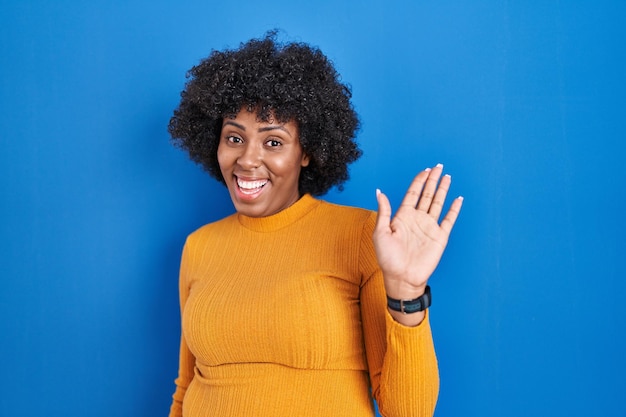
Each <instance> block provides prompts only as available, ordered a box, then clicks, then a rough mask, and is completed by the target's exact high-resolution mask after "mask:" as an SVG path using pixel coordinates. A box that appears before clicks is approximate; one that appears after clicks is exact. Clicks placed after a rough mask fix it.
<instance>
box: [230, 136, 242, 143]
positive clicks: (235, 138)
mask: <svg viewBox="0 0 626 417" xmlns="http://www.w3.org/2000/svg"><path fill="white" fill-rule="evenodd" d="M226 140H227V141H228V142H230V143H242V142H243V139H241V138H240V137H239V136H232V135H231V136H226Z"/></svg>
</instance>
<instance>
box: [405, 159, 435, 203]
mask: <svg viewBox="0 0 626 417" xmlns="http://www.w3.org/2000/svg"><path fill="white" fill-rule="evenodd" d="M429 173H430V168H426V169H425V170H423V171H422V172H420V173H419V174H417V175H416V176H415V178H413V181H412V182H411V185H410V186H409V189H408V190H407V192H406V194H405V195H404V198H403V199H402V204H401V205H400V206H401V207H403V206H408V207H410V208H411V209H415V206H417V202H418V201H419V199H420V195H421V194H422V189H423V188H424V184H425V183H426V179H427V178H428V174H429Z"/></svg>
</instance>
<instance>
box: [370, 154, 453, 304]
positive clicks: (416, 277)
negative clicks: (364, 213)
mask: <svg viewBox="0 0 626 417" xmlns="http://www.w3.org/2000/svg"><path fill="white" fill-rule="evenodd" d="M442 170H443V166H441V165H437V166H436V167H435V168H433V169H426V170H424V171H422V172H420V173H419V174H418V175H417V176H416V177H415V178H414V179H413V182H412V183H411V185H410V187H409V189H408V191H407V193H406V195H405V196H404V199H403V200H402V204H401V205H400V208H399V209H398V211H397V213H396V214H395V216H394V217H393V219H392V218H391V205H390V203H389V199H388V198H387V196H386V195H384V194H383V193H381V192H378V193H377V199H378V219H377V221H376V227H375V229H374V235H373V239H374V247H375V249H376V256H377V258H378V263H379V265H380V268H381V270H382V272H383V276H384V279H385V288H386V290H387V294H388V295H389V296H391V297H393V298H399V299H412V298H416V297H418V296H420V295H421V294H423V292H424V288H425V286H426V283H427V282H428V279H429V278H430V276H431V275H432V273H433V271H434V270H435V268H436V267H437V265H438V264H439V261H440V260H441V256H442V255H443V252H444V250H445V248H446V245H447V243H448V238H449V236H450V232H451V231H452V227H453V226H454V223H455V222H456V219H457V217H458V215H459V212H460V210H461V206H462V204H463V198H462V197H459V198H456V199H455V200H454V201H453V202H452V204H451V206H450V209H449V210H448V212H447V213H446V215H445V216H444V218H443V220H442V221H441V223H439V217H440V216H441V212H442V210H443V205H444V202H445V199H446V195H447V193H448V189H449V188H450V183H451V178H450V176H449V175H445V176H443V177H441V173H442Z"/></svg>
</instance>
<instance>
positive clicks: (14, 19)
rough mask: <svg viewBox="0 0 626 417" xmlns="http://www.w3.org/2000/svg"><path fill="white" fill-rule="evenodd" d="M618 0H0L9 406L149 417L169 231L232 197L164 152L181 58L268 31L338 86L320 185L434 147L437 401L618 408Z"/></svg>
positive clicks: (389, 168) (173, 289)
mask: <svg viewBox="0 0 626 417" xmlns="http://www.w3.org/2000/svg"><path fill="white" fill-rule="evenodd" d="M625 5H626V3H624V2H621V1H569V2H559V1H551V0H547V1H526V2H504V1H488V0H484V1H472V2H462V1H456V2H454V1H430V0H428V1H426V0H425V1H395V2H394V1H385V2H384V1H367V0H365V1H358V2H357V1H354V2H340V1H330V0H318V1H316V2H298V1H293V0H291V1H272V0H270V1H264V2H251V1H245V0H242V1H239V2H220V3H217V2H207V1H204V2H203V1H181V2H178V1H177V2H174V1H169V2H167V1H162V0H157V1H154V0H153V1H145V0H141V1H140V0H125V1H111V0H107V1H104V0H96V1H89V2H81V1H61V0H58V1H54V2H49V1H27V0H25V1H13V2H10V1H7V0H1V1H0V57H1V59H2V65H1V66H0V93H1V94H0V135H1V136H0V186H1V188H0V195H1V196H2V197H1V200H0V201H1V206H0V217H1V220H0V233H1V250H0V274H1V275H0V276H1V284H0V334H1V335H2V339H1V340H2V341H1V342H0V369H1V372H2V378H1V379H0V396H1V397H0V415H2V416H29V417H30V416H33V417H34V416H55V415H63V416H111V415H113V416H158V415H166V414H167V411H168V408H169V404H170V396H171V394H172V392H173V388H174V387H173V379H174V378H175V376H176V372H177V361H178V343H179V322H178V320H179V318H178V314H179V312H178V304H177V302H178V298H177V297H178V296H177V272H178V262H179V256H180V250H181V247H182V244H183V241H184V238H185V236H186V235H187V234H188V233H189V232H191V231H192V230H194V229H195V228H197V227H199V226H200V225H202V224H204V223H207V222H210V221H213V220H216V219H218V218H220V217H222V216H224V215H226V214H228V213H230V212H231V211H232V206H231V203H230V200H229V198H228V194H227V193H226V191H225V189H223V188H222V187H221V186H220V185H218V184H217V183H216V182H215V181H213V180H212V179H210V178H209V176H208V175H206V174H205V173H203V172H202V170H201V169H200V168H199V167H197V166H195V165H193V164H192V163H191V162H189V161H188V160H187V158H186V156H185V155H184V154H183V153H182V152H181V151H179V150H177V149H175V148H174V147H172V146H171V145H170V143H169V137H168V134H167V131H166V125H167V122H168V120H169V117H170V115H171V112H172V110H173V109H174V108H175V106H176V105H177V102H178V98H179V92H180V90H181V89H182V87H183V85H184V82H185V77H184V75H185V72H186V71H187V69H189V68H190V67H191V66H192V65H194V64H196V63H197V62H198V61H199V59H201V58H202V57H204V56H206V55H208V53H209V52H210V50H211V49H212V48H218V49H219V48H223V47H227V46H229V47H234V46H237V45H238V43H239V42H240V41H244V40H247V39H249V38H251V37H258V36H261V35H262V34H263V33H264V32H265V31H266V30H268V29H271V28H274V27H279V28H282V29H283V30H284V32H283V34H282V38H283V39H287V40H301V41H306V42H309V43H312V44H314V45H317V46H319V47H320V48H321V49H322V50H323V51H324V52H325V53H326V54H327V55H328V56H329V57H330V58H331V59H332V60H333V61H334V62H335V64H336V66H337V68H338V70H339V72H340V73H341V74H342V76H343V80H344V81H345V82H347V83H349V84H350V85H351V86H352V88H353V92H354V105H355V107H356V109H357V111H358V112H359V113H360V116H361V119H362V121H363V127H362V130H361V132H360V135H359V138H358V139H359V142H360V144H361V147H362V148H363V150H364V152H365V154H364V157H363V158H362V159H361V160H359V162H357V163H356V164H355V165H353V167H352V170H351V178H352V179H351V180H350V181H349V182H348V183H347V184H346V189H345V191H344V192H343V193H339V192H336V191H332V192H330V193H329V194H328V195H327V197H326V198H327V199H328V200H330V201H334V202H338V203H344V204H350V205H357V206H362V207H367V208H374V207H375V198H374V190H375V188H377V187H379V188H382V189H383V190H384V191H385V192H387V193H388V194H389V195H390V197H391V199H392V202H393V203H394V205H396V206H397V204H398V203H399V201H400V198H401V196H402V194H403V192H404V190H405V189H406V187H407V186H408V183H409V182H410V179H411V178H412V176H413V174H414V173H416V172H417V171H418V170H421V169H423V168H425V167H427V166H432V165H434V164H435V163H437V162H443V163H445V166H446V171H447V172H449V173H451V174H452V175H453V179H454V181H453V191H452V192H453V193H454V194H455V195H457V194H462V195H464V196H465V206H464V208H463V212H462V213H461V217H460V219H459V222H458V223H457V227H456V228H455V230H454V232H453V236H452V239H451V243H450V245H449V249H448V251H447V252H446V254H445V256H444V259H443V262H442V264H441V265H440V267H439V269H438V270H437V271H436V273H435V276H434V277H433V279H432V282H431V284H432V287H433V294H434V298H435V303H434V306H433V307H432V325H433V332H434V337H435V343H436V347H437V352H438V357H439V361H440V371H441V393H440V398H439V403H438V406H437V412H436V416H438V417H448V416H481V417H491V416H494V417H495V416H509V417H514V416H565V415H567V416H590V415H595V416H604V417H609V416H626V405H624V401H623V396H624V393H625V392H626V376H625V374H626V355H625V354H624V352H625V351H626V342H625V340H624V331H625V330H626V307H625V306H624V298H625V294H626V280H625V279H624V278H625V276H626V270H625V267H624V265H625V262H624V252H623V248H622V249H620V246H622V247H623V244H620V243H619V242H623V236H624V232H625V221H624V215H623V208H624V202H625V199H624V183H625V181H624V180H625V175H624V168H623V165H624V164H623V161H624V156H625V152H624V146H623V143H624V140H625V139H626V117H625V116H626V112H625V111H626V82H625V81H624V74H626V56H625V55H626V48H625V47H624V42H625V39H626V13H625V12H626V6H625Z"/></svg>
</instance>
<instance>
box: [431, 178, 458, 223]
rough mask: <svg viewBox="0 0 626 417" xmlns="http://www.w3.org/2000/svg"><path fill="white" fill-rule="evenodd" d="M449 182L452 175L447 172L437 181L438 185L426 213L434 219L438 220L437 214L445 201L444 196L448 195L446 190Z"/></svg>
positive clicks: (448, 187) (438, 214)
mask: <svg viewBox="0 0 626 417" xmlns="http://www.w3.org/2000/svg"><path fill="white" fill-rule="evenodd" d="M451 182H452V177H451V176H450V175H448V174H446V175H444V176H443V177H442V178H441V181H440V182H439V187H437V191H436V192H435V197H434V198H433V201H432V203H430V209H429V210H428V215H429V216H430V217H432V218H433V219H435V220H439V216H440V215H441V212H442V210H443V204H444V203H445V201H446V196H447V195H448V190H449V189H450V183H451Z"/></svg>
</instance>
